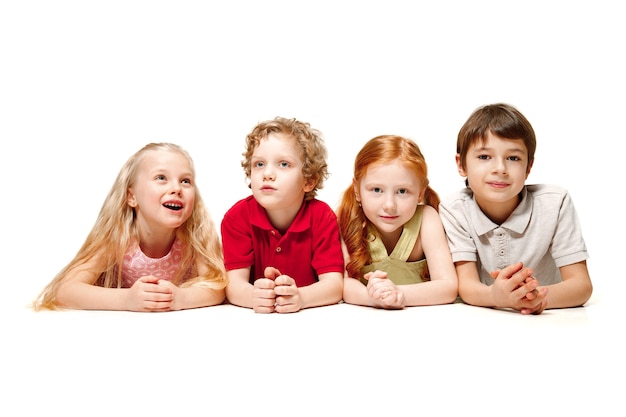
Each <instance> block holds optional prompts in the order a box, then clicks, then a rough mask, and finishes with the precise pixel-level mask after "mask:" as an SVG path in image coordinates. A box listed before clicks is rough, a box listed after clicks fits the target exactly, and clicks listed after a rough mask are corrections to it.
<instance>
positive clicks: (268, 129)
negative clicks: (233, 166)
mask: <svg viewBox="0 0 626 417" xmlns="http://www.w3.org/2000/svg"><path fill="white" fill-rule="evenodd" d="M270 133H281V134H283V135H285V136H286V137H289V138H292V139H294V140H295V141H296V145H297V146H298V148H299V149H300V152H301V156H302V161H303V165H302V175H303V176H304V179H305V180H306V181H307V182H308V181H312V182H313V183H315V186H314V187H313V189H312V190H311V191H308V192H307V193H305V194H304V199H305V200H311V199H313V198H315V197H316V196H317V191H318V190H321V189H322V188H323V187H324V180H326V179H327V178H328V176H329V173H328V164H327V162H326V158H327V150H326V146H325V144H324V138H323V136H322V134H321V132H320V131H319V130H316V129H313V128H312V127H311V125H310V124H309V123H306V122H301V121H299V120H296V119H287V118H284V117H276V118H274V119H273V120H267V121H264V122H261V123H259V124H258V125H256V126H255V127H254V129H252V131H251V132H250V133H249V134H248V136H246V150H245V152H244V153H243V154H242V155H243V158H244V159H243V160H242V161H241V166H242V167H243V169H244V171H245V173H246V178H247V179H248V180H249V179H250V172H251V169H252V167H251V159H252V154H253V153H254V150H255V149H256V147H257V146H259V143H260V142H261V140H263V139H265V138H267V136H268V135H269V134H270ZM248 186H250V185H249V184H248Z"/></svg>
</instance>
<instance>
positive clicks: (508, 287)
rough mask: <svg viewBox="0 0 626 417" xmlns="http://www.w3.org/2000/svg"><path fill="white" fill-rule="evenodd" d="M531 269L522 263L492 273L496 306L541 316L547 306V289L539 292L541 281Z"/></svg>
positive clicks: (492, 288)
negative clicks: (534, 275)
mask: <svg viewBox="0 0 626 417" xmlns="http://www.w3.org/2000/svg"><path fill="white" fill-rule="evenodd" d="M532 275H533V270H532V269H531V268H524V267H523V265H522V263H521V262H518V263H516V264H512V265H509V266H507V267H506V268H504V269H502V270H498V271H493V272H491V276H492V277H493V278H494V283H493V285H492V286H491V290H492V296H493V297H494V304H495V306H496V307H501V308H514V309H516V310H519V311H520V312H521V313H522V314H540V313H541V312H543V310H544V309H545V307H546V305H547V298H546V297H547V292H548V291H547V289H546V288H543V289H541V290H538V289H537V287H539V281H537V279H536V278H534V277H533V276H532Z"/></svg>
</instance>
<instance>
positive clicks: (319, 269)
mask: <svg viewBox="0 0 626 417" xmlns="http://www.w3.org/2000/svg"><path fill="white" fill-rule="evenodd" d="M221 231H222V246H223V251H224V263H225V265H226V270H232V269H240V268H246V267H249V266H250V267H251V272H250V282H251V283H252V282H254V280H255V279H257V278H261V277H262V276H263V271H264V269H265V268H266V267H268V266H273V267H275V268H277V269H278V270H279V271H280V272H281V274H284V275H289V276H290V277H292V278H293V279H294V280H295V281H296V285H297V286H298V287H303V286H306V285H310V284H313V283H315V282H317V281H318V276H319V275H320V274H324V273H327V272H339V273H341V274H342V275H343V271H344V263H343V254H342V251H341V241H340V239H339V226H338V225H337V216H336V215H335V212H334V211H333V210H332V209H331V208H330V207H329V206H328V204H326V203H324V202H322V201H320V200H316V199H313V200H309V201H304V202H303V203H302V207H301V208H300V211H299V212H298V214H297V215H296V217H295V219H294V220H293V222H292V223H291V225H290V226H289V228H288V229H287V232H286V233H285V234H284V235H281V234H280V233H279V232H278V230H276V228H274V227H273V226H272V225H271V223H270V221H269V218H268V217H267V214H266V212H265V209H264V208H263V207H261V206H260V205H259V203H257V201H256V200H255V199H254V197H253V196H252V195H250V196H248V197H246V198H244V199H242V200H240V201H238V202H237V203H236V204H235V205H234V206H232V207H231V208H230V209H229V210H228V211H227V212H226V214H225V215H224V218H223V220H222V225H221Z"/></svg>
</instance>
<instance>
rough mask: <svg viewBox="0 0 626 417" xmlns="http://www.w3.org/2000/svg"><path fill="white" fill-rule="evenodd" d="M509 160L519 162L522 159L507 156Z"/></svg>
mask: <svg viewBox="0 0 626 417" xmlns="http://www.w3.org/2000/svg"><path fill="white" fill-rule="evenodd" d="M509 160H511V161H521V160H522V158H520V157H519V156H509Z"/></svg>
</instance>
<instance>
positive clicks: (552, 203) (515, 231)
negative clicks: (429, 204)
mask: <svg viewBox="0 0 626 417" xmlns="http://www.w3.org/2000/svg"><path fill="white" fill-rule="evenodd" d="M439 214H440V215H441V220H442V222H443V225H444V227H445V229H446V235H447V238H448V244H449V245H450V251H451V253H452V260H453V261H454V262H459V261H475V262H476V263H477V266H478V272H479V274H480V280H481V281H482V282H483V283H485V284H487V285H491V284H492V283H493V279H492V278H491V276H490V275H489V273H490V272H491V271H494V270H496V269H502V268H504V267H506V266H508V265H511V264H513V263H516V262H520V261H521V262H523V264H524V266H528V267H531V268H533V270H534V276H535V277H536V278H537V280H539V283H540V284H541V285H551V284H555V283H558V282H561V280H562V279H561V273H560V272H559V267H561V266H565V265H570V264H573V263H576V262H580V261H583V260H586V259H587V258H589V254H588V253H587V247H586V246H585V241H584V240H583V236H582V231H581V227H580V223H579V221H578V216H577V214H576V209H575V207H574V204H573V202H572V199H571V197H570V196H569V194H568V192H567V191H566V190H564V189H563V188H560V187H557V186H553V185H526V186H525V187H524V189H523V190H522V200H521V201H520V203H519V205H518V206H517V208H516V209H515V210H514V211H513V213H511V215H510V216H509V218H508V219H507V220H506V221H505V222H504V223H502V224H501V225H498V224H496V223H494V222H492V221H491V220H490V219H489V218H488V217H487V216H485V214H484V213H483V212H482V210H481V209H480V207H478V204H477V203H476V200H475V199H474V193H473V192H472V190H470V189H468V188H466V189H463V190H461V191H459V192H457V193H455V194H453V195H451V196H449V197H447V198H446V199H444V201H442V203H441V204H440V205H439Z"/></svg>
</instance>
